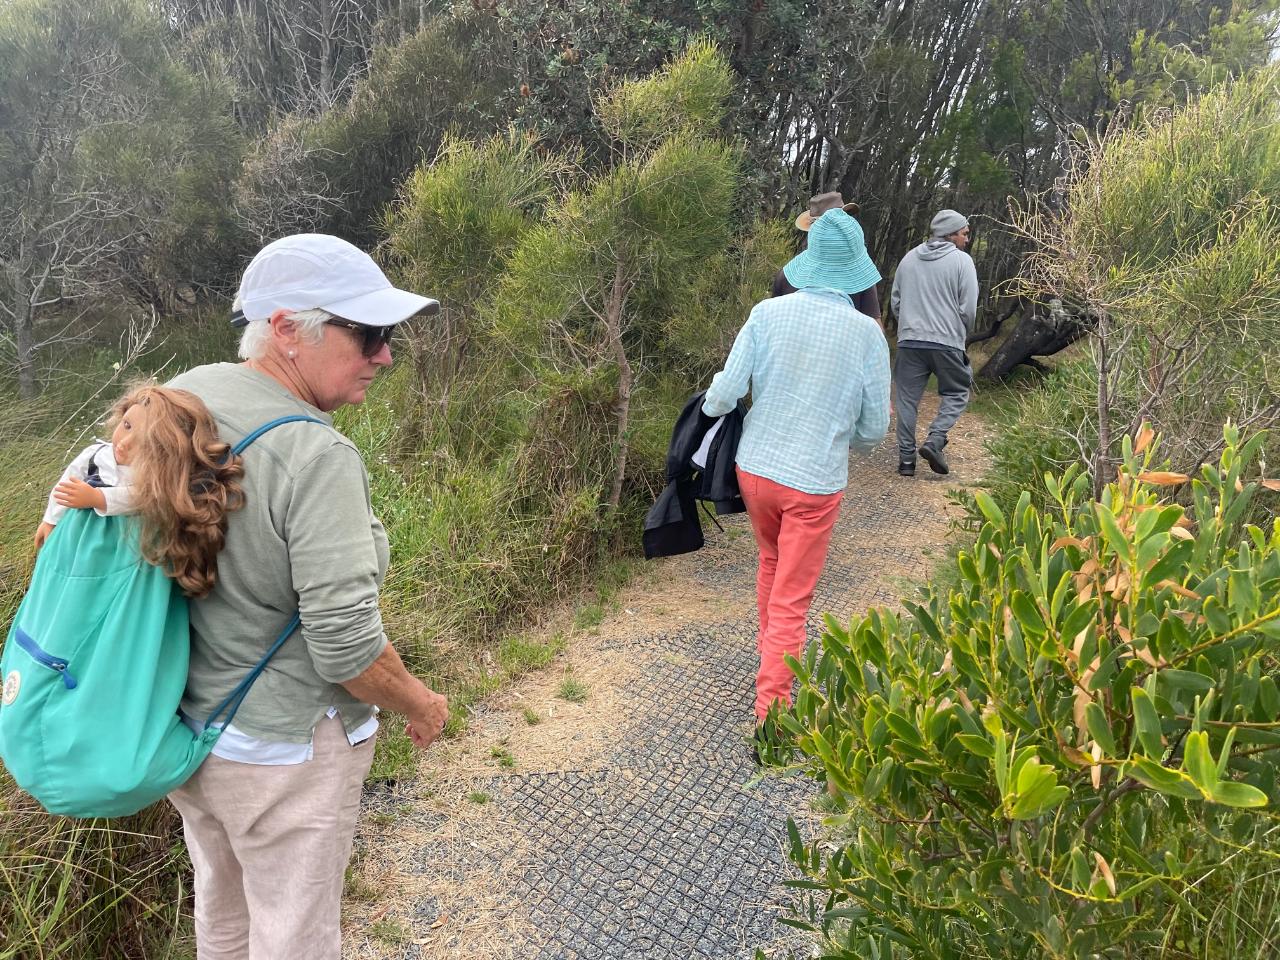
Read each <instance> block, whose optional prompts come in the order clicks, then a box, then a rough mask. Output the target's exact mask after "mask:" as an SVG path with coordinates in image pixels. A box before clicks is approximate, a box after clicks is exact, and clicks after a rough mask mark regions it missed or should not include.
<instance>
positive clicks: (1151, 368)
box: [1022, 66, 1280, 479]
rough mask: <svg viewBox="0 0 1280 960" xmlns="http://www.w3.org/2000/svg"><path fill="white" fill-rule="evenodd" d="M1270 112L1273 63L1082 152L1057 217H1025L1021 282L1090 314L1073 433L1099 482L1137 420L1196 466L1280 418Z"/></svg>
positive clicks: (1277, 184)
mask: <svg viewBox="0 0 1280 960" xmlns="http://www.w3.org/2000/svg"><path fill="white" fill-rule="evenodd" d="M1277 104H1280V69H1277V68H1276V67H1275V66H1271V67H1268V68H1266V69H1263V70H1259V71H1257V72H1255V73H1253V74H1250V75H1248V76H1246V77H1244V78H1242V79H1240V80H1236V81H1234V82H1231V83H1228V84H1225V85H1223V86H1221V87H1219V88H1217V89H1215V90H1214V91H1213V92H1211V93H1209V94H1207V95H1205V96H1203V97H1201V98H1200V99H1198V100H1195V101H1193V102H1192V103H1190V104H1189V105H1187V106H1186V107H1184V108H1181V109H1178V110H1176V111H1172V112H1168V113H1163V114H1159V115H1156V116H1153V117H1150V118H1148V119H1147V120H1145V121H1144V122H1142V123H1140V124H1137V125H1135V126H1134V127H1132V128H1131V129H1128V130H1124V131H1122V132H1119V133H1117V134H1115V135H1114V136H1112V137H1110V138H1108V139H1106V140H1103V141H1102V142H1100V143H1098V144H1096V145H1094V146H1091V147H1090V148H1088V149H1087V150H1086V151H1085V152H1084V154H1083V156H1082V157H1081V160H1080V165H1079V167H1078V169H1077V173H1076V175H1075V177H1074V178H1073V179H1072V180H1071V181H1070V182H1069V184H1068V185H1067V189H1066V191H1065V204H1064V205H1063V206H1062V207H1061V209H1060V210H1057V211H1050V210H1049V209H1047V208H1044V207H1035V208H1033V209H1032V210H1029V211H1026V212H1025V215H1024V216H1023V217H1022V220H1023V222H1024V224H1025V225H1026V228H1027V233H1028V234H1029V236H1031V237H1032V238H1033V239H1034V240H1036V241H1037V242H1038V243H1039V245H1040V246H1039V250H1038V251H1037V252H1036V254H1035V255H1034V256H1033V257H1032V258H1031V260H1030V262H1029V265H1028V269H1027V275H1028V276H1029V277H1030V286H1031V289H1032V290H1034V292H1035V293H1036V294H1037V295H1048V296H1056V297H1059V298H1061V300H1062V301H1063V302H1065V303H1069V304H1073V305H1074V307H1075V309H1076V310H1077V311H1079V312H1080V313H1081V314H1083V315H1085V316H1086V317H1087V318H1088V323H1089V326H1090V330H1091V333H1092V341H1093V347H1094V352H1093V359H1094V364H1093V368H1094V374H1095V391H1094V392H1095V400H1094V404H1093V406H1094V408H1095V409H1094V411H1093V412H1091V413H1089V414H1088V415H1087V416H1086V417H1084V418H1083V419H1082V421H1081V422H1082V423H1083V427H1082V429H1081V430H1080V436H1079V437H1078V438H1077V439H1078V440H1079V449H1080V451H1081V455H1082V457H1083V459H1084V460H1085V461H1086V462H1089V463H1090V465H1091V467H1092V468H1093V470H1094V472H1095V474H1096V475H1097V476H1098V477H1101V478H1103V479H1105V478H1106V476H1107V474H1108V471H1109V470H1110V465H1111V463H1112V462H1114V458H1115V456H1116V454H1117V450H1118V443H1119V437H1121V436H1123V435H1124V434H1125V433H1132V432H1134V431H1136V430H1137V428H1138V425H1139V423H1140V422H1141V421H1143V420H1149V421H1151V422H1152V423H1153V424H1154V425H1155V427H1156V429H1158V430H1160V431H1161V432H1162V434H1163V435H1164V436H1165V438H1166V444H1167V445H1166V455H1167V456H1168V457H1169V459H1170V461H1171V463H1172V464H1173V465H1174V467H1175V468H1176V469H1180V470H1190V471H1194V470H1195V469H1196V468H1197V467H1198V465H1199V464H1200V463H1201V462H1203V461H1204V460H1205V459H1209V458H1212V457H1213V456H1214V455H1215V454H1216V451H1218V450H1219V449H1220V446H1221V430H1220V425H1221V424H1222V423H1223V422H1225V421H1227V420H1234V421H1236V422H1239V423H1244V424H1248V425H1249V426H1250V427H1252V428H1253V429H1267V428H1271V427H1273V426H1275V425H1276V424H1277V423H1280V408H1278V407H1277V406H1276V405H1275V403H1274V398H1275V397H1276V396H1277V395H1278V394H1280V379H1277V369H1280V347H1278V346H1277V345H1278V344H1280V311H1278V310H1277V305H1278V304H1280V211H1278V210H1277V209H1276V206H1275V199H1274V198H1275V197H1276V196H1277V195H1280V106H1277ZM1072 406H1073V407H1074V408H1075V409H1080V408H1079V407H1078V406H1077V405H1076V404H1075V403H1074V399H1073V400H1072ZM1081 412H1083V410H1082V411H1081ZM1052 422H1056V423H1065V424H1067V425H1068V427H1069V428H1073V427H1074V424H1075V423H1076V421H1074V420H1072V419H1071V418H1069V417H1067V418H1064V417H1057V418H1054V420H1053V421H1052ZM1099 445H1101V446H1103V447H1105V448H1106V449H1099ZM1046 466H1047V464H1046ZM1037 472H1039V471H1037Z"/></svg>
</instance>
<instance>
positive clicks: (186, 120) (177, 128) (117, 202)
mask: <svg viewBox="0 0 1280 960" xmlns="http://www.w3.org/2000/svg"><path fill="white" fill-rule="evenodd" d="M172 46H173V38H172V36H171V35H170V34H169V32H168V31H167V29H166V28H165V25H164V23H163V22H161V21H158V20H156V19H155V18H154V17H152V16H151V12H150V11H149V10H148V8H147V7H146V6H145V5H143V4H142V3H141V2H135V0H105V2H103V3H94V4H80V3H72V2H67V0H21V2H15V3H10V4H6V5H4V6H0V333H3V334H6V335H5V336H3V337H0V340H2V341H4V342H5V347H6V349H5V350H4V352H5V353H6V354H8V353H9V349H8V347H9V346H10V345H12V349H13V364H12V366H13V367H16V369H17V373H18V377H19V383H20V385H21V387H22V390H23V393H24V395H26V396H31V395H34V393H35V391H36V386H37V384H36V379H35V366H36V355H35V350H36V344H37V343H39V342H40V340H41V339H44V338H46V337H47V339H48V340H49V341H51V342H53V343H64V342H65V341H66V340H68V339H70V338H71V337H72V336H74V335H75V334H77V333H82V332H83V328H84V324H83V323H80V324H77V323H74V322H73V323H71V324H69V325H68V324H67V323H66V322H65V321H64V323H63V324H60V325H58V326H53V325H52V324H51V325H50V327H51V329H49V330H48V331H46V332H43V333H40V334H38V333H37V331H36V325H37V324H38V322H39V320H40V319H41V314H42V313H43V312H45V311H47V310H48V308H49V307H50V306H51V305H53V304H58V303H67V302H71V301H77V300H79V301H83V300H86V299H92V298H107V297H120V296H122V295H123V296H126V297H129V298H131V299H141V300H143V301H145V302H148V303H150V304H151V305H153V306H156V307H159V308H164V307H169V306H172V304H173V303H174V302H175V298H176V297H177V295H178V293H179V291H182V292H184V293H185V294H186V295H187V296H189V295H190V291H189V290H188V287H191V286H195V287H200V286H202V285H205V284H210V283H217V282H219V281H220V280H221V278H222V276H223V274H224V271H225V269H226V268H227V266H228V264H227V261H226V260H225V255H226V249H225V245H226V244H227V243H228V242H229V241H230V239H232V238H233V237H234V235H235V229H234V226H233V224H232V219H231V216H230V213H229V207H230V204H229V198H230V193H231V184H232V180H233V177H234V175H235V172H236V168H237V166H238V163H239V157H240V152H241V149H242V138H241V136H240V134H239V132H238V130H237V128H236V126H235V123H234V121H233V119H232V116H231V109H230V91H229V89H228V88H227V86H226V85H225V84H223V83H221V82H220V81H217V80H212V79H205V78H201V77H198V76H196V75H194V74H192V73H191V72H190V71H189V70H187V69H186V68H185V67H184V66H183V65H182V64H181V63H180V62H179V61H178V60H177V59H176V58H175V57H174V55H173V53H172V51H171V47H172ZM68 51H73V53H69V52H68ZM80 319H83V318H80ZM68 326H69V327H70V329H68Z"/></svg>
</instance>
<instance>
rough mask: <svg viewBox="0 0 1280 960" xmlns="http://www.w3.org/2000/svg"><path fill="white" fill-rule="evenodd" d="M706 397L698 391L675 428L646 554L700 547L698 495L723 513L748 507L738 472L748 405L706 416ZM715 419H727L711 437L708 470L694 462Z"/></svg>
mask: <svg viewBox="0 0 1280 960" xmlns="http://www.w3.org/2000/svg"><path fill="white" fill-rule="evenodd" d="M705 397H706V394H705V392H703V393H698V394H695V395H694V396H693V397H692V398H691V399H690V400H689V402H688V403H686V404H685V405H684V409H683V410H682V411H680V417H679V418H678V419H677V420H676V426H675V429H674V430H673V431H672V432H671V444H670V446H668V447H667V486H666V488H665V489H663V491H662V493H661V494H660V495H659V496H658V501H657V503H655V504H654V505H653V506H652V507H651V508H650V509H649V513H648V515H647V516H646V517H645V518H644V555H645V559H648V560H652V559H653V558H654V557H673V556H675V555H676V554H679V553H689V552H691V551H693V550H697V549H698V548H699V547H701V546H702V544H703V539H702V523H701V522H700V521H699V519H698V509H697V501H698V500H708V501H710V502H711V503H712V504H714V505H715V508H716V513H717V514H721V515H724V514H726V513H742V512H743V511H744V510H746V509H747V507H746V504H744V503H743V502H742V495H741V493H740V492H739V490H738V475H737V473H736V472H735V471H734V460H735V458H736V457H737V454H738V441H739V440H740V439H742V419H743V417H745V416H746V412H747V408H746V405H745V404H743V402H742V401H741V400H739V401H738V406H737V407H736V408H735V409H734V410H732V411H730V412H729V413H727V414H725V415H724V416H723V417H708V416H707V415H706V414H704V413H703V412H702V401H703V400H704V399H705ZM717 420H720V421H723V422H722V423H721V424H720V429H719V430H718V431H717V432H716V435H715V436H714V437H713V438H712V439H711V446H710V448H709V449H708V450H707V461H706V464H707V465H706V468H705V469H704V468H702V467H699V466H698V465H697V464H695V463H694V462H693V455H694V454H695V453H697V452H698V448H699V447H700V446H701V445H702V440H703V438H704V437H705V436H706V435H707V431H709V430H710V429H711V428H712V427H713V426H715V424H716V421H717Z"/></svg>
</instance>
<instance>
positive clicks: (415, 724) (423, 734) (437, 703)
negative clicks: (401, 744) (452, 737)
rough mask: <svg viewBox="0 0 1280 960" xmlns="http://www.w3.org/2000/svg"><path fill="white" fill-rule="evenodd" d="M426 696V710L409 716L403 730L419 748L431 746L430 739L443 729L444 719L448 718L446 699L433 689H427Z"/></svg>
mask: <svg viewBox="0 0 1280 960" xmlns="http://www.w3.org/2000/svg"><path fill="white" fill-rule="evenodd" d="M427 696H428V701H427V705H426V711H425V712H424V713H422V714H420V715H418V716H416V717H410V718H409V722H408V723H406V724H405V725H404V732H405V733H407V734H408V735H409V739H410V740H412V741H413V745H414V746H415V747H417V748H418V749H419V750H425V749H426V748H427V747H429V746H431V743H432V741H434V740H435V739H436V737H438V736H440V733H441V731H442V730H444V724H445V721H446V720H448V719H449V701H448V699H447V698H446V697H444V696H442V695H441V694H438V693H435V692H434V691H429V692H428V694H427Z"/></svg>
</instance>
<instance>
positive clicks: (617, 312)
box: [604, 256, 633, 512]
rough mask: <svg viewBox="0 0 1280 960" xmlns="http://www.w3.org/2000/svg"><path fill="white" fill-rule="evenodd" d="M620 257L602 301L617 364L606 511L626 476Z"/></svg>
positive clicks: (626, 373)
mask: <svg viewBox="0 0 1280 960" xmlns="http://www.w3.org/2000/svg"><path fill="white" fill-rule="evenodd" d="M624 259H625V258H624V257H621V256H620V257H619V258H618V263H617V266H616V267H615V269H614V273H613V287H612V289H611V290H610V291H609V302H608V303H607V304H605V311H604V317H605V334H606V336H607V337H608V339H609V347H610V349H611V350H612V352H613V358H614V360H615V361H616V362H617V364H618V402H617V406H616V408H615V409H616V410H617V413H618V460H617V464H616V466H615V468H614V472H613V489H611V490H610V491H609V510H610V512H612V511H614V510H617V509H618V504H619V503H621V502H622V482H623V480H624V479H625V478H626V475H627V427H628V425H629V423H630V419H631V384H632V381H633V373H632V370H631V362H630V361H629V360H628V359H627V350H626V347H625V346H624V345H623V342H622V311H623V308H624V307H625V305H626V302H627V293H628V284H627V282H626V270H625V266H624Z"/></svg>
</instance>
